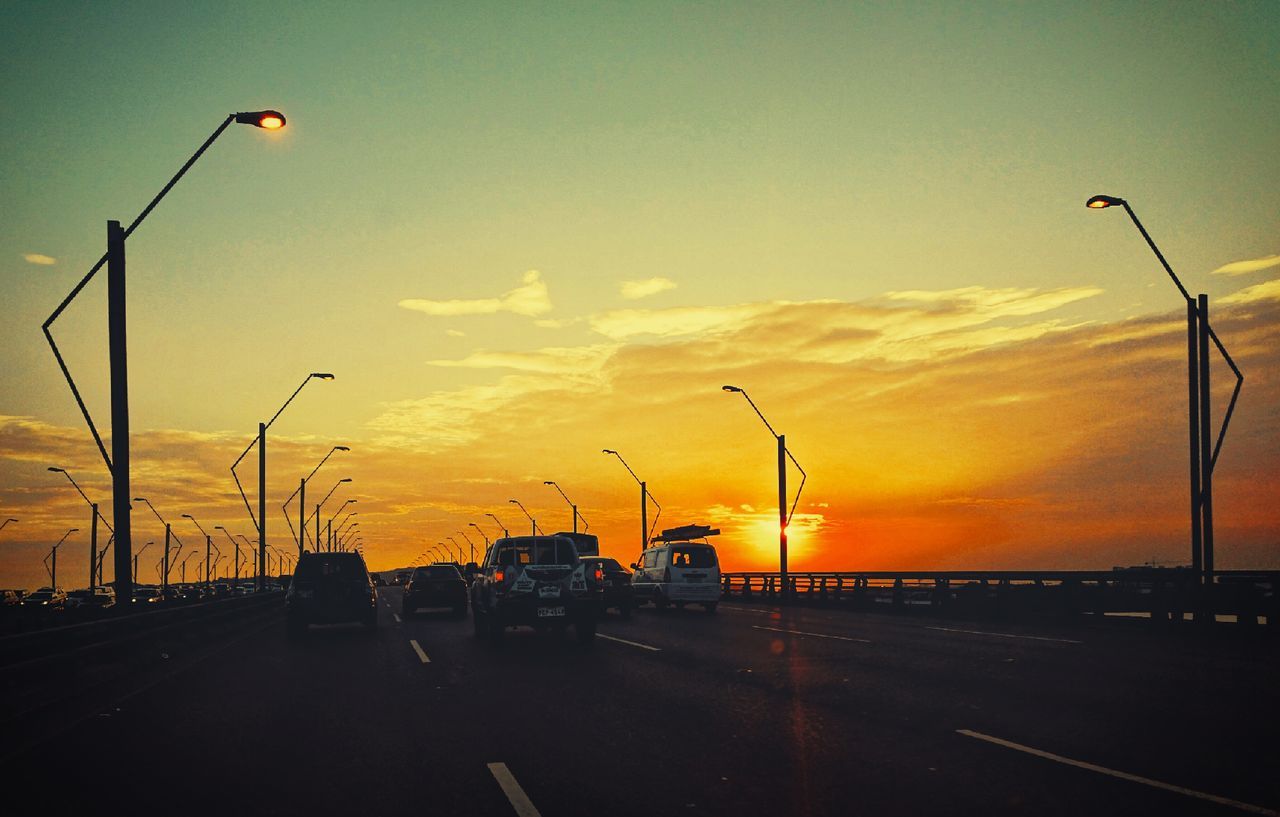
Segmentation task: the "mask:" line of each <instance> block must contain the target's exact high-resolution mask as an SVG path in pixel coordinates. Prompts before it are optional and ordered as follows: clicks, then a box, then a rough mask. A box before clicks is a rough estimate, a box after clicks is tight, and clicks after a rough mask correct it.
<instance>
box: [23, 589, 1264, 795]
mask: <svg viewBox="0 0 1280 817" xmlns="http://www.w3.org/2000/svg"><path fill="white" fill-rule="evenodd" d="M381 596H382V598H383V603H382V605H381V610H380V624H381V627H380V629H379V632H378V633H377V634H376V635H375V636H373V637H369V636H366V635H365V634H364V633H361V632H360V631H358V630H352V629H345V630H344V629H341V628H333V629H327V630H320V629H315V630H313V631H312V633H311V634H310V637H309V638H307V639H306V640H305V641H304V642H302V643H300V644H290V643H289V642H288V641H286V639H285V637H284V631H283V624H282V622H281V621H279V620H277V621H274V622H272V623H271V624H269V625H267V626H264V627H262V628H260V629H258V630H255V631H254V632H252V633H250V634H249V635H247V636H245V637H243V638H242V639H241V640H240V641H238V642H235V643H234V644H231V645H230V646H228V647H227V648H226V649H224V650H222V651H221V652H219V653H217V654H216V655H214V657H212V658H210V659H209V660H207V661H205V662H203V663H200V664H197V665H195V666H193V667H191V668H190V669H189V670H187V671H185V672H182V673H179V674H176V675H174V676H173V677H172V678H169V679H166V680H164V681H163V682H161V683H157V684H155V685H154V686H152V687H150V688H149V689H146V690H145V691H142V692H140V693H138V694H136V695H134V696H132V697H130V698H128V699H127V700H126V701H125V702H124V703H123V704H121V705H120V706H119V711H108V712H105V713H101V716H95V717H93V718H90V719H89V720H87V721H84V722H82V723H81V724H80V725H79V726H77V727H75V728H74V729H73V730H72V731H71V732H69V733H68V734H67V735H65V736H64V737H63V738H61V739H59V740H58V741H57V742H55V743H53V744H49V745H45V746H44V747H42V748H40V749H38V750H36V751H34V752H32V753H29V754H27V755H24V756H23V757H22V758H20V759H18V760H16V761H13V762H11V763H9V764H7V766H6V767H5V776H6V779H8V780H12V781H18V783H17V786H16V788H17V789H18V790H19V793H22V792H26V793H31V794H36V793H39V794H43V795H48V794H49V793H50V792H56V793H57V796H58V798H59V799H58V800H57V803H58V805H59V808H57V809H54V810H53V811H54V813H58V812H59V810H62V811H65V812H67V813H69V812H71V811H76V810H78V809H77V806H91V805H92V804H93V803H95V802H99V803H100V802H102V798H103V797H104V793H105V792H107V791H112V790H114V789H113V788H112V787H113V786H114V787H119V788H120V789H121V790H123V791H124V792H125V794H126V796H127V797H128V798H130V800H131V801H136V802H139V803H148V802H149V803H173V804H175V805H174V806H173V808H174V809H175V810H177V811H179V812H180V813H193V814H195V813H210V814H212V813H221V812H224V811H225V810H226V809H227V807H228V806H229V805H230V804H238V806H239V807H238V810H241V811H245V812H246V813H269V814H317V813H322V814H323V813H334V812H338V811H343V810H351V809H358V810H359V811H360V812H366V811H373V810H374V809H381V808H395V809H397V810H405V809H406V808H408V809H410V810H412V811H417V812H425V813H457V814H516V813H518V812H517V810H516V805H513V802H512V801H511V800H510V799H509V792H508V790H507V789H504V787H503V785H502V784H501V781H500V776H501V774H507V775H509V777H510V779H511V780H514V781H515V783H516V784H517V786H518V789H519V791H520V792H523V795H524V796H526V797H527V798H528V800H529V802H530V803H531V804H532V806H533V807H535V808H536V809H537V810H538V811H539V812H540V813H542V814H544V815H553V814H601V813H608V814H644V815H662V814H677V813H678V814H697V813H702V814H727V813H734V814H847V813H850V812H853V811H864V810H865V811H871V810H873V809H875V810H879V811H881V812H883V813H890V814H892V813H902V812H906V811H910V812H912V813H923V814H930V813H938V814H942V813H947V814H952V813H957V812H958V813H972V812H976V811H982V812H988V813H997V814H1000V813H1007V814H1134V813H1203V814H1229V813H1235V814H1238V813H1242V812H1241V811H1240V810H1239V809H1236V808H1232V807H1230V806H1223V805H1219V804H1213V803H1209V802H1205V801H1201V800H1196V799H1194V798H1193V797H1190V796H1187V795H1185V794H1179V793H1174V792H1170V791H1163V790H1159V789H1155V788H1152V787H1151V786H1149V785H1145V784H1143V783H1137V782H1132V781H1128V780H1120V779H1116V778H1113V777H1108V776H1105V775H1103V774H1100V773H1097V772H1095V771H1090V770H1087V769H1081V768H1078V767H1073V766H1069V765H1066V764H1064V763H1062V762H1059V761H1056V760H1052V759H1046V758H1043V757H1038V756H1033V755H1030V754H1027V753H1025V752H1023V751H1020V750H1018V749H1011V748H1008V747H1006V746H1003V745H999V744H994V743H991V742H989V741H986V740H982V739H979V738H975V737H971V736H969V735H967V734H961V733H959V732H957V731H956V730H959V729H967V730H972V731H974V732H977V733H980V734H982V735H990V736H992V737H995V738H999V739H1004V740H1007V741H1013V742H1015V743H1017V744H1020V745H1023V746H1026V747H1031V748H1035V749H1040V750H1044V751H1047V752H1052V753H1055V754H1058V755H1061V756H1064V757H1068V758H1074V759H1078V760H1084V761H1088V762H1092V763H1096V764H1099V765H1102V766H1105V767H1107V768H1110V769H1116V770H1118V771H1121V772H1128V773H1132V774H1136V775H1141V776H1144V777H1149V778H1152V779H1153V780H1157V781H1164V782H1168V783H1173V784H1176V785H1181V786H1185V787H1188V788H1192V789H1196V790H1203V791H1205V792H1208V793H1211V794H1219V795H1224V796H1227V797H1231V798H1234V799H1237V800H1240V801H1242V802H1245V803H1258V804H1261V805H1264V806H1270V807H1271V808H1275V807H1276V804H1277V801H1278V800H1280V797H1277V793H1276V791H1275V783H1274V781H1273V780H1272V779H1271V776H1269V774H1268V773H1267V770H1268V769H1274V768H1275V767H1276V766H1275V761H1276V752H1275V748H1274V740H1273V739H1271V738H1270V736H1269V735H1267V734H1265V731H1264V730H1266V729H1268V728H1269V727H1268V721H1267V720H1263V718H1270V717H1271V716H1272V715H1274V714H1275V696H1274V693H1273V692H1270V691H1268V690H1266V689H1265V684H1266V683H1267V682H1268V681H1270V680H1271V679H1273V678H1274V677H1275V675H1274V670H1275V668H1276V661H1275V655H1274V653H1275V651H1274V648H1272V647H1267V648H1266V649H1265V650H1259V649H1258V647H1257V645H1256V644H1255V645H1253V646H1251V647H1245V646H1243V645H1240V644H1238V643H1233V642H1229V641H1228V642H1206V641H1204V640H1202V639H1197V638H1190V639H1186V638H1181V637H1171V636H1166V635H1163V634H1152V633H1146V632H1133V631H1130V630H1128V629H1125V628H1088V627H1072V628H1061V627H1038V626H1028V625H1022V626H1019V627H1003V626H1002V627H996V626H994V625H991V624H988V623H982V624H976V623H957V622H955V621H950V620H927V619H916V618H906V619H903V618H897V617H890V616H882V615H855V614H849V613H844V612H828V611H821V610H803V609H802V610H786V611H779V610H769V609H766V608H744V609H740V610H735V609H726V608H724V607H722V608H721V611H720V612H719V613H718V614H717V615H715V616H708V615H706V614H704V613H702V612H701V611H700V610H698V609H697V608H690V609H689V610H686V611H669V612H667V613H665V614H662V613H656V612H653V611H648V610H646V611H641V612H640V613H638V614H637V615H636V617H635V618H633V619H632V620H631V621H629V622H628V621H623V620H621V619H619V618H617V617H616V616H610V617H609V618H608V619H607V620H606V621H605V622H604V623H602V625H601V630H600V631H601V633H602V634H604V635H608V636H610V637H611V638H613V639H621V640H600V641H598V642H597V644H596V646H595V648H594V649H589V650H584V649H581V648H580V647H579V646H578V645H577V644H576V643H575V642H574V640H573V638H572V636H569V637H568V638H565V639H563V640H560V641H557V640H556V639H555V638H554V637H551V636H538V635H536V634H534V633H531V632H527V631H517V632H512V633H509V634H508V636H507V638H506V639H505V642H504V644H503V645H502V646H501V647H498V648H496V649H495V648H492V647H489V646H487V645H484V644H481V643H479V642H477V641H476V640H475V639H474V638H472V637H471V624H470V620H469V619H465V620H462V619H454V618H452V617H450V616H448V615H428V616H421V617H417V618H414V619H411V620H409V621H403V622H400V621H397V620H396V613H398V611H399V590H398V589H396V588H386V589H383V590H382V591H381ZM738 606H739V605H730V608H732V607H738ZM762 627H767V628H772V629H760V628H762ZM931 627H940V628H946V629H930V628H931ZM958 629H968V630H977V631H980V632H978V633H963V632H955V630H958ZM780 631H782V632H780ZM801 632H802V633H809V634H810V635H799V634H797V633H801ZM983 632H989V633H997V632H998V633H1000V634H999V635H984V634H982V633H983ZM1005 635H1026V636H1035V638H1019V639H1013V638H1006V637H1003V636H1005ZM822 636H839V638H826V637H822ZM1040 638H1060V639H1064V640H1062V641H1042V640H1039V639H1040ZM843 639H854V640H848V641H846V640H843ZM1072 641H1080V642H1082V643H1080V644H1075V643H1071V642H1072ZM411 642H412V643H411ZM627 642H631V643H627ZM866 642H870V643H866ZM414 643H416V645H417V649H415V647H414ZM424 656H425V657H426V658H427V660H426V661H423V657H424ZM1204 694H1211V695H1212V697H1211V698H1207V699H1205V698H1195V697H1194V696H1197V695H1204ZM1197 700H1202V701H1206V705H1204V706H1202V707H1199V708H1198V709H1195V710H1194V711H1199V712H1211V713H1213V717H1211V718H1210V717H1208V716H1207V715H1199V716H1197V715H1194V714H1187V715H1182V716H1177V717H1175V713H1176V712H1177V711H1178V709H1177V708H1181V709H1182V710H1185V711H1188V712H1190V711H1192V710H1191V709H1190V704H1193V703H1195V702H1196V701H1197ZM1208 701H1212V704H1211V705H1210V704H1208V703H1207V702H1208ZM1175 707H1176V708H1175ZM112 710H114V708H112ZM1206 718H1207V719H1208V720H1209V721H1210V722H1211V723H1212V724H1214V725H1215V726H1216V727H1217V728H1218V729H1219V731H1223V732H1225V734H1226V735H1227V737H1228V739H1227V740H1221V739H1218V738H1215V737H1214V730H1209V732H1208V733H1206V731H1205V728H1204V726H1203V725H1202V724H1201V721H1202V720H1204V719H1206ZM1188 722H1189V723H1190V727H1187V726H1186V723H1188ZM1274 722H1275V719H1274V718H1271V720H1270V723H1274ZM1179 723H1181V724H1184V725H1183V726H1182V727H1179V728H1174V726H1168V727H1166V726H1165V725H1164V724H1174V725H1175V726H1176V725H1177V724H1179ZM1250 723H1252V724H1255V725H1254V726H1252V727H1250V726H1249V725H1248V724H1250ZM113 741H115V742H118V744H119V746H120V747H121V748H120V750H118V751H108V750H107V748H106V747H108V746H110V745H111V743H112V742H113ZM1241 745H1244V749H1245V750H1247V751H1244V750H1242V749H1241ZM1223 753H1225V754H1223ZM1242 755H1244V756H1243V757H1242ZM492 764H501V766H500V767H495V766H493V765H492ZM495 768H496V769H497V770H496V771H495ZM176 804H181V805H180V807H179V806H178V805H176Z"/></svg>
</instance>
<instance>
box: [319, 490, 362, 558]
mask: <svg viewBox="0 0 1280 817" xmlns="http://www.w3.org/2000/svg"><path fill="white" fill-rule="evenodd" d="M359 501H360V500H358V499H348V500H347V501H346V502H343V503H342V504H341V505H339V506H338V510H336V511H334V512H333V515H332V516H330V517H329V521H328V522H326V523H325V531H326V532H325V540H326V541H327V542H328V543H329V549H330V550H333V546H334V544H335V542H334V538H333V520H334V519H336V518H337V517H338V514H340V513H342V509H343V508H345V507H347V506H348V505H350V504H351V503H353V502H359Z"/></svg>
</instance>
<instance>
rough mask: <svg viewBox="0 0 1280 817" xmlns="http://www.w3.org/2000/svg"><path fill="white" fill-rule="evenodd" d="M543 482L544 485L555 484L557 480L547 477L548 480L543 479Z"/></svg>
mask: <svg viewBox="0 0 1280 817" xmlns="http://www.w3.org/2000/svg"><path fill="white" fill-rule="evenodd" d="M542 484H543V485H555V484H556V483H555V480H551V479H546V480H543V481H542Z"/></svg>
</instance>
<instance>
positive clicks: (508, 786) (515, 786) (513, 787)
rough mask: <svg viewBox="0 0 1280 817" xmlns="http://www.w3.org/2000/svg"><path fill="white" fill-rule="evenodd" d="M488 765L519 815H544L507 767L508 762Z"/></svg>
mask: <svg viewBox="0 0 1280 817" xmlns="http://www.w3.org/2000/svg"><path fill="white" fill-rule="evenodd" d="M488 766H489V772H490V773H491V774H492V775H493V778H494V780H497V781H498V785H499V786H501V787H502V793H503V794H505V795H506V796H507V800H508V801H510V803H511V807H512V808H513V809H515V810H516V814H517V815H519V817H542V814H541V813H540V812H539V811H538V809H537V808H536V807H535V806H534V805H533V801H531V800H530V799H529V795H527V794H525V793H524V789H522V788H520V784H519V783H517V782H516V777H515V775H513V774H512V773H511V770H510V769H508V768H507V764H505V763H490V764H488Z"/></svg>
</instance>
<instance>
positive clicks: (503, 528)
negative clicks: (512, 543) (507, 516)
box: [485, 513, 511, 537]
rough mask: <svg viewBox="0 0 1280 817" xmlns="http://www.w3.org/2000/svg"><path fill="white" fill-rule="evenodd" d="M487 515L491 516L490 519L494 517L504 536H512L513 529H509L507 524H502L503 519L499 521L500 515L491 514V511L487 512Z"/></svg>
mask: <svg viewBox="0 0 1280 817" xmlns="http://www.w3.org/2000/svg"><path fill="white" fill-rule="evenodd" d="M485 516H487V517H489V518H490V519H492V520H493V521H494V524H496V525H497V526H498V530H500V531H502V535H503V536H506V537H510V536H511V531H509V530H507V526H506V525H504V524H502V522H501V521H499V519H498V517H496V516H494V515H493V514H491V513H485Z"/></svg>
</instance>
